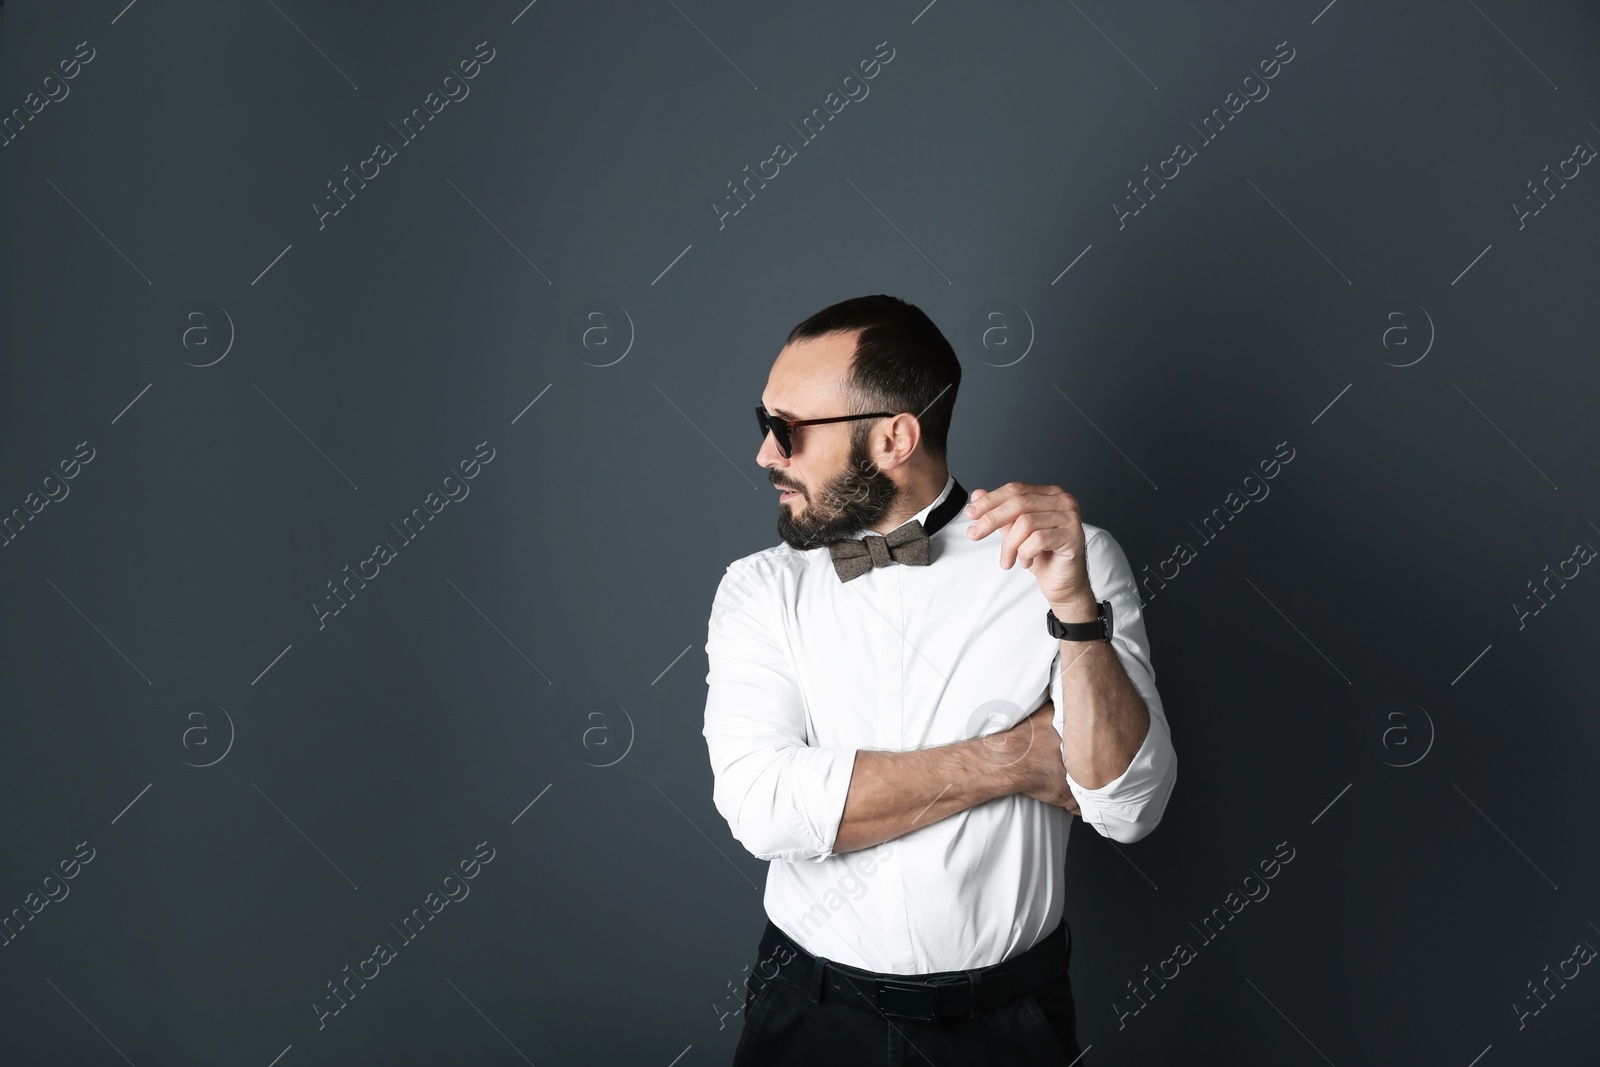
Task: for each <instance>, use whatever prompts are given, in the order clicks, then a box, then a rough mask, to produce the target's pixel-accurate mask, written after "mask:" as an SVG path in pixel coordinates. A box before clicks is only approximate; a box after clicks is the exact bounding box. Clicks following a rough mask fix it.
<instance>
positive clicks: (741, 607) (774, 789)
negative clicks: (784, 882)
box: [702, 561, 856, 861]
mask: <svg viewBox="0 0 1600 1067" xmlns="http://www.w3.org/2000/svg"><path fill="white" fill-rule="evenodd" d="M764 577H770V576H766V575H763V573H761V571H760V569H759V568H757V567H754V566H751V565H750V564H747V563H745V562H744V561H739V562H736V563H734V564H732V565H731V566H729V568H728V570H727V572H726V573H725V574H724V575H723V577H722V581H721V583H720V584H719V585H718V586H717V595H716V598H715V600H714V602H713V604H712V610H711V621H710V624H709V626H708V628H707V634H706V658H707V660H708V661H709V664H710V670H709V671H708V673H707V674H706V686H707V693H706V712H705V728H704V730H703V731H702V732H703V733H704V734H705V739H706V748H707V750H708V751H709V752H710V755H711V773H712V776H713V786H712V802H713V803H714V804H715V805H716V808H717V811H719V812H720V813H721V814H722V817H723V818H724V819H726V820H727V821H728V828H729V829H730V830H732V831H733V836H734V838H735V839H737V840H738V842H739V843H740V844H741V845H743V846H744V847H745V848H746V849H748V850H749V852H750V854H751V855H753V856H755V857H756V858H757V859H763V860H818V861H820V860H823V859H826V858H827V857H828V856H830V855H832V854H833V843H834V839H835V837H836V836H837V834H838V832H839V822H840V820H841V819H842V818H843V816H844V802H845V796H846V795H847V794H848V793H849V790H850V775H851V773H852V772H853V770H854V769H855V756H856V753H855V749H850V748H837V747H832V748H830V747H823V746H814V745H810V744H808V741H809V738H808V737H807V730H806V712H805V704H804V701H803V699H802V697H801V694H800V686H799V683H798V681H797V680H796V677H795V670H794V664H793V663H792V662H791V660H790V657H789V654H788V650H787V644H786V642H785V641H784V639H783V635H782V629H781V622H780V619H779V616H778V611H777V595H776V587H775V585H774V584H773V583H772V582H770V581H763V578H764Z"/></svg>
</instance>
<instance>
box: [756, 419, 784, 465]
mask: <svg viewBox="0 0 1600 1067" xmlns="http://www.w3.org/2000/svg"><path fill="white" fill-rule="evenodd" d="M756 422H757V423H758V424H759V425H760V427H761V436H762V437H765V436H767V431H769V430H770V431H771V432H772V439H773V440H774V441H776V442H777V443H778V451H779V452H782V453H783V458H784V459H788V458H789V454H790V453H789V425H788V424H787V423H785V422H784V421H783V420H782V419H778V418H772V417H770V416H768V415H767V413H766V411H765V410H764V409H762V408H759V407H758V408H756Z"/></svg>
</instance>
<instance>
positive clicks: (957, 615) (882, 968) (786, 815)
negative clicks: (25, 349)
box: [704, 295, 1177, 1067]
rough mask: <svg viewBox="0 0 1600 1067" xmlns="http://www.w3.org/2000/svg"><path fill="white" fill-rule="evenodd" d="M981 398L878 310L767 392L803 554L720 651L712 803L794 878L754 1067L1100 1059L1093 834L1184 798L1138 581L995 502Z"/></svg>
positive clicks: (1077, 530)
mask: <svg viewBox="0 0 1600 1067" xmlns="http://www.w3.org/2000/svg"><path fill="white" fill-rule="evenodd" d="M960 380H961V366H960V363H959V362H958V361H957V359H956V356H955V352H954V350H953V349H952V348H951V347H950V344H949V342H948V341H947V340H946V339H945V337H944V336H943V335H942V334H941V333H940V332H939V329H938V327H937V326H935V325H934V324H933V322H932V321H930V320H929V319H928V317H927V316H926V315H924V314H923V313H922V312H921V311H920V310H919V309H917V308H916V307H914V306H913V305H910V304H907V303H905V302H903V301H901V300H897V299H895V298H894V297H890V296H883V295H879V296H866V297H859V298H856V299H853V300H845V301H843V302H841V303H838V304H834V305H833V306H831V307H828V308H825V309H823V310H822V311H819V312H818V313H817V314H815V315H813V316H811V317H810V318H808V319H806V320H805V321H804V322H802V323H800V324H799V325H798V326H796V327H795V328H794V330H793V331H791V332H790V334H789V338H788V341H787V343H786V344H785V346H784V348H783V350H782V351H781V352H779V354H778V358H777V360H776V362H774V364H773V366H772V370H771V373H770V374H769V375H768V378H767V386H766V389H765V390H764V391H763V393H762V395H761V406H760V407H759V408H758V409H757V412H756V415H757V420H758V423H759V425H760V428H761V431H762V435H763V436H762V443H761V449H760V451H759V452H758V453H757V456H756V461H757V462H758V463H760V464H761V465H762V466H763V467H767V468H769V470H770V475H769V477H770V480H771V482H772V484H773V486H774V487H775V488H777V489H778V490H779V493H780V495H779V498H778V534H779V536H780V538H782V541H783V543H782V544H780V545H776V546H774V547H772V548H769V549H766V550H764V551H761V552H757V553H754V554H753V555H749V556H746V557H744V558H743V559H740V560H736V561H735V562H734V563H732V564H730V565H729V567H728V569H727V572H726V574H724V576H723V578H722V581H721V583H720V585H719V586H718V588H717V593H716V597H715V600H714V602H713V606H712V612H711V620H710V625H709V628H708V634H707V640H706V654H707V657H708V660H709V663H710V671H709V673H708V674H707V675H706V682H707V685H708V690H709V691H708V695H707V699H706V711H705V728H704V733H705V737H706V745H707V748H708V750H709V752H710V757H711V768H712V772H713V775H714V783H715V784H714V787H713V800H714V802H715V804H716V807H717V810H718V811H719V812H721V814H722V815H723V817H724V818H726V819H727V821H728V825H729V827H730V828H731V829H732V831H733V835H734V837H735V838H737V839H738V840H739V842H740V843H741V844H743V845H744V846H745V847H746V848H747V849H749V851H750V852H751V853H752V854H753V855H755V856H757V857H758V858H761V859H766V860H770V861H772V862H771V863H770V864H769V867H768V874H767V886H766V893H765V900H764V903H765V907H766V911H767V916H768V923H767V928H766V933H765V935H764V936H763V938H762V942H761V946H760V953H759V956H758V962H757V967H756V975H757V981H756V984H755V986H754V987H753V988H752V987H751V986H750V984H749V983H748V982H747V1001H746V1007H745V1013H744V1032H743V1034H742V1035H741V1038H740V1043H739V1048H738V1051H737V1053H736V1054H735V1060H734V1062H735V1065H736V1067H740V1065H762V1067H766V1065H774V1064H815V1063H818V1062H827V1063H829V1064H831V1065H834V1067H839V1065H853V1064H857V1063H862V1064H866V1063H883V1064H901V1063H907V1064H909V1063H921V1062H923V1061H924V1060H927V1061H930V1062H932V1063H934V1064H937V1065H938V1067H957V1065H960V1064H985V1065H987V1064H1008V1065H1024V1064H1047V1063H1048V1064H1067V1063H1070V1062H1072V1061H1073V1060H1074V1059H1075V1058H1076V1057H1077V1056H1078V1055H1079V1054H1080V1053H1079V1048H1078V1044H1077V1038H1076V1022H1075V1006H1074V1002H1073V999H1072V993H1071V987H1070V983H1069V980H1068V977H1067V964H1068V959H1069V958H1070V953H1071V932H1070V931H1069V930H1068V929H1067V927H1066V924H1065V923H1064V922H1062V911H1063V898H1064V887H1063V885H1062V881H1063V877H1064V875H1065V857H1066V846H1067V834H1068V831H1069V829H1070V826H1071V818H1070V816H1069V814H1068V813H1069V812H1072V813H1077V814H1079V815H1080V816H1081V817H1082V818H1083V819H1084V820H1085V821H1086V822H1088V823H1089V824H1090V825H1091V826H1093V827H1094V828H1095V829H1096V830H1097V831H1098V832H1099V833H1100V834H1102V835H1104V836H1106V837H1109V838H1111V839H1113V840H1116V841H1120V842H1124V843H1126V842H1132V841H1137V840H1138V839H1140V838H1142V837H1143V836H1145V835H1146V834H1148V833H1149V832H1150V831H1151V830H1152V829H1154V827H1155V826H1156V824H1157V823H1158V822H1159V821H1160V819H1161V814H1162V812H1163V810H1164V809H1165V807H1166V803H1167V798H1168V796H1169V795H1170V793H1171V790H1172V785H1173V782H1174V781H1175V779H1176V768H1177V757H1176V755H1175V753H1174V752H1173V748H1172V740H1171V735H1170V733H1169V731H1168V728H1167V722H1166V717H1165V714H1164V712H1163V710H1162V707H1161V700H1160V697H1159V695H1158V694H1157V692H1156V689H1155V682H1154V672H1153V670H1152V668H1151V666H1150V654H1149V648H1148V645H1147V644H1146V640H1145V630H1144V621H1143V617H1142V615H1141V611H1140V608H1141V605H1140V602H1139V598H1138V592H1137V590H1136V588H1135V585H1134V574H1133V571H1132V568H1131V567H1130V566H1129V564H1128V560H1127V558H1126V556H1125V555H1124V554H1123V552H1122V549H1121V548H1120V547H1119V546H1118V545H1117V543H1116V541H1114V540H1113V539H1112V537H1111V535H1110V534H1108V533H1107V532H1106V531H1104V530H1102V529H1100V528H1098V527H1095V526H1091V525H1088V524H1087V523H1084V522H1082V521H1081V519H1080V518H1079V515H1078V504H1077V500H1076V499H1075V498H1074V497H1072V496H1071V495H1070V494H1068V493H1066V492H1064V491H1063V490H1061V489H1060V488H1059V487H1057V486H1037V485H1022V484H1019V483H1016V482H1013V483H1009V484H1007V485H1005V486H1002V487H1000V488H998V489H996V490H994V491H993V492H985V491H983V490H978V491H976V492H974V493H972V494H971V496H970V500H969V498H968V494H967V493H966V491H965V490H964V489H963V488H962V487H961V485H960V483H959V482H957V481H956V479H955V478H954V477H953V476H952V475H951V474H950V471H949V468H948V466H947V463H946V458H945V444H946V439H947V436H948V433H949V427H950V416H951V413H952V411H953V409H954V405H955V397H956V391H957V387H958V386H959V384H960ZM963 505H965V507H963ZM868 850H871V851H868ZM820 1057H827V1060H826V1061H823V1060H822V1059H820Z"/></svg>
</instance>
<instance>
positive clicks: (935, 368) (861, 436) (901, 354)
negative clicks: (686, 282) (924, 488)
mask: <svg viewBox="0 0 1600 1067" xmlns="http://www.w3.org/2000/svg"><path fill="white" fill-rule="evenodd" d="M855 330H860V331H861V332H860V333H859V334H858V335H857V337H856V351H855V356H854V358H853V359H852V360H851V362H850V373H849V375H848V376H847V377H846V379H845V384H844V390H845V396H846V397H847V398H848V402H849V404H850V405H851V406H852V408H853V409H854V410H853V411H850V412H847V414H856V413H858V412H867V411H893V412H895V413H897V414H898V413H899V412H902V411H909V412H910V413H911V414H913V415H915V416H917V422H918V423H919V424H920V425H921V427H922V445H923V447H924V448H926V449H927V451H928V454H929V455H930V456H933V457H934V458H936V459H938V460H940V461H941V462H942V461H944V460H945V449H946V445H947V443H948V441H949V437H950V416H951V415H952V414H953V413H954V412H955V406H956V391H957V389H959V388H960V386H961V361H960V360H958V359H957V358H956V352H955V349H954V348H952V347H951V346H950V342H949V341H948V340H946V339H945V336H944V334H942V333H940V332H939V327H937V326H935V325H934V324H933V320H932V319H930V318H928V316H927V315H926V314H924V313H923V311H922V309H921V308H919V307H917V306H916V305H915V304H908V303H906V302H905V301H904V300H901V299H899V298H898V297H893V296H888V295H886V294H883V293H879V294H877V295H875V296H857V297H852V298H851V299H849V300H841V301H839V303H837V304H831V305H829V306H828V307H825V308H823V309H822V310H821V311H819V312H817V313H816V314H815V315H812V316H811V317H810V318H808V319H806V320H805V321H804V322H801V323H800V324H799V325H798V326H796V327H795V328H794V329H792V330H790V331H789V342H786V343H790V342H794V341H806V340H811V339H813V338H816V337H821V336H822V335H824V334H829V333H840V332H851V331H855ZM871 428H872V424H871V423H869V422H864V421H863V422H860V423H856V424H855V426H854V428H853V430H852V435H853V437H854V443H857V444H859V443H860V442H863V441H865V440H866V438H867V436H868V435H869V434H870V433H871Z"/></svg>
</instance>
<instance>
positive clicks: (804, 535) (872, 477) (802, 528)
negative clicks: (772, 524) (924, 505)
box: [772, 439, 900, 551]
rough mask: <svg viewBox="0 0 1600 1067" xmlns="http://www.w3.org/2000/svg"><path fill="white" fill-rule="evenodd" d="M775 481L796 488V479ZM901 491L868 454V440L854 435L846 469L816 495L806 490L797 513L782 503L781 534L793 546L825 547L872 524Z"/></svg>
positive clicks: (806, 547)
mask: <svg viewBox="0 0 1600 1067" xmlns="http://www.w3.org/2000/svg"><path fill="white" fill-rule="evenodd" d="M772 484H773V485H783V486H786V487H791V488H792V483H790V482H788V481H787V480H785V481H782V482H780V481H777V480H776V477H774V478H773V480H772ZM899 495H900V487H899V486H897V485H895V483H894V480H893V479H891V478H890V477H889V476H888V475H887V474H885V473H883V471H882V470H880V469H879V468H878V465H877V464H876V463H874V462H873V461H872V460H871V459H870V458H869V457H868V456H867V451H866V443H865V442H863V441H856V440H854V439H852V440H851V442H850V460H849V462H848V463H846V464H845V468H844V470H843V471H841V472H840V473H838V474H836V475H834V476H833V478H831V479H830V480H829V481H828V482H827V484H826V485H824V486H823V487H822V489H821V490H820V491H819V492H818V493H816V495H815V497H813V496H812V494H811V493H803V494H802V499H803V500H804V501H805V502H806V504H805V507H804V508H802V509H801V510H800V511H799V512H797V513H793V512H790V510H789V505H787V504H782V503H780V504H779V505H778V536H779V537H781V538H783V540H784V542H785V543H786V544H788V545H789V546H790V547H791V548H796V549H800V550H802V551H804V550H806V549H811V548H821V547H822V546H824V545H826V544H827V543H828V542H830V541H838V540H840V539H841V538H845V537H849V536H850V535H851V534H853V533H855V532H856V531H857V530H862V529H866V528H868V527H870V526H871V525H872V524H873V523H875V522H877V521H878V519H879V517H880V516H882V515H883V514H884V513H885V512H886V511H888V510H889V508H890V507H891V506H892V505H893V504H894V502H895V500H896V499H897V498H898V497H899Z"/></svg>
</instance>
